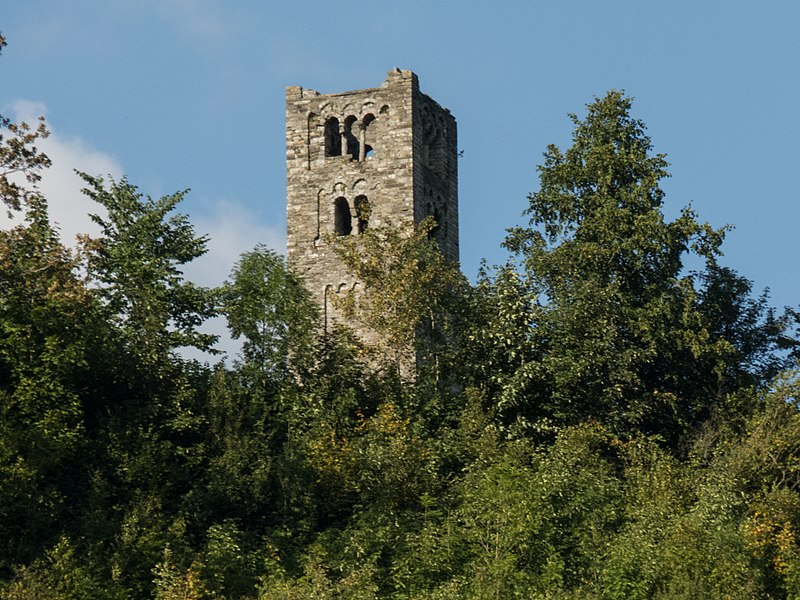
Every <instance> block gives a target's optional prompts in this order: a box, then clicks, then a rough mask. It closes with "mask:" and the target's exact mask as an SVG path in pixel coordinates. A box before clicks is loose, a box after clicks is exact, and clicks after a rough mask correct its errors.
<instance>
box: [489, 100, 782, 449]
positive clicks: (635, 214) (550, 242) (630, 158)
mask: <svg viewBox="0 0 800 600" xmlns="http://www.w3.org/2000/svg"><path fill="white" fill-rule="evenodd" d="M630 109H631V100H630V99H629V98H626V97H624V96H623V94H622V93H621V92H617V91H612V92H609V93H608V94H607V95H606V96H605V97H604V98H602V99H598V100H596V101H594V102H593V103H591V104H590V105H588V114H587V115H586V117H585V118H584V119H583V120H581V119H579V118H578V117H577V116H575V115H571V119H572V121H573V123H574V124H575V130H574V133H573V144H572V146H571V147H570V148H569V149H568V150H567V151H566V152H562V151H561V150H559V149H558V148H557V147H555V146H549V147H548V149H547V151H546V153H545V160H544V164H543V165H542V166H540V167H539V173H540V189H539V191H538V192H535V193H533V194H531V195H530V206H529V208H528V210H527V214H529V215H530V216H531V220H530V224H529V225H528V226H527V227H517V228H514V229H512V230H510V233H509V236H508V237H507V239H506V241H505V246H506V247H507V248H508V249H509V250H511V251H512V252H513V253H515V255H517V257H519V259H520V261H521V263H520V267H521V268H522V272H523V276H524V278H525V285H526V287H527V294H528V298H529V299H530V301H531V302H533V303H535V304H536V305H537V306H536V309H535V310H534V315H533V318H532V321H531V322H530V328H531V336H532V344H533V346H534V350H535V351H534V352H533V353H532V354H533V355H534V358H533V361H534V362H533V363H527V364H524V365H521V366H520V367H519V368H518V370H519V371H520V372H523V373H526V374H527V376H526V377H518V378H512V383H513V384H515V385H519V386H521V387H516V388H515V387H512V388H511V389H510V390H506V391H505V394H506V396H507V397H510V398H511V399H512V400H511V401H510V402H511V403H512V404H516V405H517V406H518V410H519V411H520V414H523V415H526V416H527V417H528V418H533V419H534V420H535V419H537V418H541V417H548V418H553V419H555V421H556V422H558V423H562V424H568V423H576V422H579V421H583V420H587V419H598V420H600V421H601V422H603V423H606V424H607V425H609V426H610V427H611V428H612V430H614V431H616V432H618V433H625V432H631V431H634V430H637V429H638V430H642V431H644V432H646V433H659V434H662V435H664V436H665V437H666V438H667V439H668V440H670V441H671V442H672V443H675V442H676V441H677V439H678V437H680V435H681V434H682V433H685V432H686V431H688V430H689V429H690V427H691V424H692V423H696V422H697V421H698V420H699V421H702V420H703V419H705V418H707V417H708V416H709V414H710V413H711V411H712V409H713V407H714V405H715V404H716V403H718V402H719V401H720V400H721V396H724V394H725V393H727V392H728V391H730V389H731V388H735V387H736V381H735V378H734V380H733V381H730V376H729V374H728V373H727V372H726V371H727V369H728V367H730V366H731V364H735V362H736V359H735V358H733V356H734V355H735V354H736V352H735V345H734V342H733V341H732V340H730V339H728V337H730V336H727V337H726V333H727V332H722V331H714V328H713V326H712V324H711V323H710V322H709V319H708V318H707V315H704V314H703V312H702V311H701V310H700V309H699V306H698V304H699V302H700V298H699V297H698V293H697V291H696V289H695V280H694V278H693V277H692V276H690V275H686V274H685V273H684V271H683V264H684V263H683V259H684V257H685V255H687V254H689V253H692V254H695V255H697V256H698V257H699V258H701V259H703V260H704V261H705V263H706V265H707V269H708V271H707V272H709V273H711V274H713V273H714V272H715V271H714V269H716V266H715V265H716V257H717V256H718V254H719V248H720V245H721V243H722V240H723V237H724V230H714V229H712V228H711V227H710V226H709V225H708V224H705V223H701V222H699V221H698V220H697V216H696V214H695V213H694V212H693V211H692V210H691V209H690V208H686V209H684V210H683V211H682V213H681V215H680V216H679V217H678V218H677V219H676V220H674V221H672V222H667V221H666V220H665V218H664V215H663V214H662V212H661V208H662V206H663V198H664V193H663V191H662V190H661V188H660V187H659V182H660V180H662V179H663V178H665V177H667V176H668V173H667V171H666V167H667V162H666V160H665V158H664V155H662V154H655V155H653V154H652V144H651V142H650V138H649V137H648V136H647V135H646V133H645V126H644V124H643V123H642V122H641V121H639V120H637V119H635V118H633V117H632V116H631V114H630ZM507 268H511V269H513V268H514V266H513V264H512V265H510V266H509V267H507ZM727 301H729V302H731V301H739V302H741V301H742V298H741V295H739V296H736V297H735V298H730V297H728V299H727ZM744 308H745V309H746V306H745V307H744ZM745 312H746V310H745ZM742 325H743V322H742V321H741V320H740V321H737V322H736V323H734V324H733V326H734V327H739V331H740V332H743V333H745V334H747V331H746V327H743V326H742ZM750 333H751V334H752V332H750ZM760 333H768V332H767V331H760Z"/></svg>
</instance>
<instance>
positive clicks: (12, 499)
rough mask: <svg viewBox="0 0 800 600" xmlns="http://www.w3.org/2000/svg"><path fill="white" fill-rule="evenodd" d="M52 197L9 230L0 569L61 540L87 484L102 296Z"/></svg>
mask: <svg viewBox="0 0 800 600" xmlns="http://www.w3.org/2000/svg"><path fill="white" fill-rule="evenodd" d="M77 264H78V262H77V259H76V258H75V257H74V256H73V253H72V252H70V251H69V250H68V249H66V248H64V247H63V246H62V245H61V243H60V242H59V240H58V232H57V231H56V230H54V229H53V228H52V227H51V225H50V223H49V221H48V219H47V205H46V203H45V202H44V199H43V198H41V197H40V196H38V195H32V196H30V197H29V203H28V205H27V206H26V222H25V223H23V224H20V225H18V226H16V227H14V228H12V229H10V230H0V539H2V540H3V543H2V545H0V569H3V568H7V567H8V566H9V562H10V561H11V560H13V559H16V560H19V559H20V558H23V557H26V558H27V557H30V556H32V555H35V554H36V552H38V551H40V550H41V549H42V548H43V547H44V546H45V545H46V544H48V543H50V542H51V541H53V537H54V535H56V534H57V532H58V528H57V526H58V524H59V522H60V521H61V520H62V519H63V518H64V514H65V513H66V512H67V511H68V510H69V501H70V498H71V497H72V496H73V495H74V494H75V492H76V490H77V489H78V488H79V487H80V481H81V479H80V478H81V474H82V471H83V469H82V467H81V464H82V463H81V453H82V452H83V451H84V450H85V448H86V443H87V440H86V438H85V422H84V402H85V399H84V398H83V397H82V391H83V389H82V388H83V383H84V381H85V378H86V374H87V370H88V364H87V363H88V360H87V357H88V354H89V348H90V347H91V345H92V341H93V339H94V338H95V335H94V332H95V331H96V330H97V328H98V326H97V325H96V317H97V315H98V310H97V309H98V306H97V304H96V302H95V301H94V299H93V298H92V295H91V293H90V292H89V290H88V289H86V286H85V284H84V282H83V281H82V280H81V279H79V278H78V277H77V276H76V274H75V270H76V267H77Z"/></svg>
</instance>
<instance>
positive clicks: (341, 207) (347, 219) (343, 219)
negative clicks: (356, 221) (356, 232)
mask: <svg viewBox="0 0 800 600" xmlns="http://www.w3.org/2000/svg"><path fill="white" fill-rule="evenodd" d="M333 228H334V231H336V235H350V233H351V232H352V231H353V217H352V215H351V214H350V205H349V204H348V203H347V199H346V198H342V197H339V198H337V199H336V200H334V202H333Z"/></svg>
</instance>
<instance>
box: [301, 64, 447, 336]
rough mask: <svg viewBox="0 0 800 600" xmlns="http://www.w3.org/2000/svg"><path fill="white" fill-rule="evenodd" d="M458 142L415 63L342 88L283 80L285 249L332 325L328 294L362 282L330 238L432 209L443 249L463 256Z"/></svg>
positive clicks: (403, 223) (399, 222)
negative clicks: (373, 83)
mask: <svg viewBox="0 0 800 600" xmlns="http://www.w3.org/2000/svg"><path fill="white" fill-rule="evenodd" d="M456 148H457V146H456V121H455V119H454V118H453V116H452V115H451V114H450V111H448V110H447V109H445V108H442V107H441V106H439V105H438V104H437V103H436V102H435V101H434V100H432V99H431V98H429V97H428V96H426V95H425V94H423V93H421V92H420V91H419V82H418V80H417V76H416V75H415V74H414V73H412V72H411V71H401V70H400V69H394V70H392V71H389V73H388V75H387V77H386V81H384V82H383V84H382V85H381V86H380V87H377V88H370V89H364V90H356V91H351V92H342V93H338V94H320V93H319V92H316V91H314V90H309V89H304V88H302V87H299V86H292V87H288V88H287V89H286V213H287V214H286V221H287V258H288V262H289V264H290V266H291V267H292V268H294V269H295V270H296V271H297V272H298V273H299V274H300V275H302V276H303V277H304V279H305V281H306V285H307V286H308V287H309V289H310V291H311V292H312V294H313V296H314V298H315V299H317V301H318V302H319V303H320V306H321V308H322V310H323V314H324V317H325V327H326V328H328V327H330V324H331V323H332V321H333V320H334V319H335V315H334V310H333V307H332V305H331V302H330V295H331V294H333V293H341V292H342V291H345V290H354V289H358V286H359V283H358V282H357V281H356V280H355V279H354V277H353V275H352V274H350V273H348V272H347V270H346V269H345V267H344V266H343V265H342V264H341V262H340V261H339V259H338V257H337V256H336V255H335V253H334V252H333V249H332V248H331V247H330V244H327V243H326V238H327V237H329V236H332V235H361V234H363V233H364V232H365V231H366V230H367V229H368V228H369V227H375V226H381V225H383V224H385V223H387V222H390V223H391V224H392V225H393V226H397V227H411V226H412V224H414V223H419V222H420V221H422V220H423V219H424V218H425V217H428V216H433V217H434V218H435V219H436V221H437V228H436V230H435V237H436V240H437V241H438V242H439V245H440V246H441V248H442V252H443V253H444V255H445V256H446V257H447V258H449V259H451V260H453V261H458V160H457V150H456ZM360 333H361V334H362V336H363V335H364V334H365V333H366V332H360Z"/></svg>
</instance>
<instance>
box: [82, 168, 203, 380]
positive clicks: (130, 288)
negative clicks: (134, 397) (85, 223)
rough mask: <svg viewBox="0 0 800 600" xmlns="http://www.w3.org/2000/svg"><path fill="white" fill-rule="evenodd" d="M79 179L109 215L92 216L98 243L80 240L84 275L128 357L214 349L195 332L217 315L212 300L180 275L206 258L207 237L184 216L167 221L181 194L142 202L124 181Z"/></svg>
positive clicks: (147, 358)
mask: <svg viewBox="0 0 800 600" xmlns="http://www.w3.org/2000/svg"><path fill="white" fill-rule="evenodd" d="M80 175H81V177H82V178H83V180H84V181H85V182H86V183H87V184H88V187H87V188H86V189H84V193H85V194H86V195H87V196H89V197H90V198H91V199H92V200H94V201H95V202H97V203H98V204H100V205H101V206H103V207H104V208H105V209H106V211H107V216H105V217H104V216H100V215H98V214H94V215H91V218H92V220H93V221H94V222H95V223H97V224H98V225H99V226H100V228H101V237H99V238H95V239H92V238H89V237H88V236H84V237H83V239H82V245H83V250H84V252H85V253H86V256H87V270H88V273H89V276H90V277H91V278H92V279H93V280H94V281H95V282H96V283H97V284H98V286H99V289H98V293H99V295H100V297H101V298H102V300H103V302H104V303H105V305H106V307H107V309H108V310H109V312H110V314H111V315H112V316H113V318H114V319H116V321H117V324H118V326H119V329H120V331H121V332H122V335H123V337H124V338H125V340H126V343H127V346H128V348H129V350H130V352H131V353H132V355H134V356H136V357H138V358H139V359H140V360H142V361H144V362H146V363H149V364H156V363H157V362H158V361H159V360H162V359H164V358H165V357H167V356H169V355H171V353H173V352H174V350H176V349H177V348H179V347H182V346H190V347H195V348H199V349H201V350H211V349H212V346H213V344H214V342H215V341H216V336H214V335H210V334H204V333H200V332H199V331H198V330H197V328H198V327H199V326H200V324H202V323H203V321H205V320H206V319H208V318H210V317H212V316H214V315H215V314H216V308H215V303H214V297H213V294H212V293H211V292H210V290H207V289H205V288H203V287H199V286H196V285H194V284H193V283H191V282H188V281H185V280H184V278H183V273H182V271H181V269H180V267H181V266H182V265H185V264H187V263H189V262H191V261H192V260H194V259H196V258H199V257H200V256H202V255H203V254H205V252H206V243H207V238H206V237H203V236H197V235H196V234H195V232H194V228H193V227H192V225H191V224H190V223H189V220H188V218H187V217H186V215H183V214H175V215H172V216H169V215H170V213H171V212H172V211H173V210H174V209H175V207H176V206H177V205H178V203H179V202H180V201H181V200H182V199H183V197H184V195H185V194H186V192H178V193H175V194H172V195H170V196H163V197H162V198H159V199H158V200H153V199H152V198H150V197H149V196H148V197H147V198H146V199H145V198H143V197H142V194H141V193H139V191H138V190H137V188H136V187H135V186H134V185H132V184H130V183H129V182H128V181H127V180H126V179H124V178H123V179H122V180H121V181H119V182H115V181H113V180H111V181H109V182H108V185H106V182H105V181H104V180H103V179H102V178H99V177H92V176H90V175H87V174H86V173H81V174H80Z"/></svg>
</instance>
